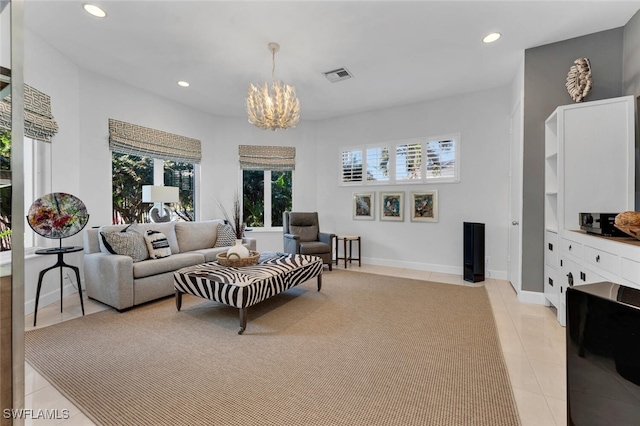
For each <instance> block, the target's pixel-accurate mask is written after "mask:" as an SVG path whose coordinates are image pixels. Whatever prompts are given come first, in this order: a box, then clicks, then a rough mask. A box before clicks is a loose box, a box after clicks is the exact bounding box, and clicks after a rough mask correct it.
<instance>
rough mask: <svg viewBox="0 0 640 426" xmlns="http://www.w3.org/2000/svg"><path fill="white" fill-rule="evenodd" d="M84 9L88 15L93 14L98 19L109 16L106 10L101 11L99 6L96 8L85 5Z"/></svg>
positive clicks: (91, 5)
mask: <svg viewBox="0 0 640 426" xmlns="http://www.w3.org/2000/svg"><path fill="white" fill-rule="evenodd" d="M82 7H84V10H86V11H87V12H88V13H90V14H92V15H93V16H95V17H97V18H104V17H105V16H107V12H105V11H104V10H102V9H100V8H99V7H98V6H95V5H93V4H85V5H83V6H82Z"/></svg>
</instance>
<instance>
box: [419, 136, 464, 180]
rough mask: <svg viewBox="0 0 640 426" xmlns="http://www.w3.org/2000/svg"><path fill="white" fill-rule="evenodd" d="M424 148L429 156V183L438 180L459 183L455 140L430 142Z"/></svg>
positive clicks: (427, 160) (427, 175) (427, 159)
mask: <svg viewBox="0 0 640 426" xmlns="http://www.w3.org/2000/svg"><path fill="white" fill-rule="evenodd" d="M423 146H424V149H425V151H426V154H427V158H426V162H427V174H426V178H427V181H429V180H436V179H437V180H442V181H449V182H452V181H457V177H458V167H457V161H456V156H457V155H456V154H457V152H456V141H455V139H447V140H430V141H428V142H425V143H424V145H423Z"/></svg>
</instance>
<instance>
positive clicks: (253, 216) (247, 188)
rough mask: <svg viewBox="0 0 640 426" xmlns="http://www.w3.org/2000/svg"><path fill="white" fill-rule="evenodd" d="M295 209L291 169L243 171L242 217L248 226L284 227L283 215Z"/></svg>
mask: <svg viewBox="0 0 640 426" xmlns="http://www.w3.org/2000/svg"><path fill="white" fill-rule="evenodd" d="M265 182H268V184H267V185H265ZM292 208H293V171H292V170H286V171H277V170H242V219H243V221H244V223H246V224H247V226H249V227H254V228H274V227H281V226H282V214H283V213H284V212H285V211H289V210H291V209H292Z"/></svg>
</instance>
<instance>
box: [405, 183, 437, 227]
mask: <svg viewBox="0 0 640 426" xmlns="http://www.w3.org/2000/svg"><path fill="white" fill-rule="evenodd" d="M411 221H412V222H437V221H438V191H436V190H434V191H414V192H412V193H411Z"/></svg>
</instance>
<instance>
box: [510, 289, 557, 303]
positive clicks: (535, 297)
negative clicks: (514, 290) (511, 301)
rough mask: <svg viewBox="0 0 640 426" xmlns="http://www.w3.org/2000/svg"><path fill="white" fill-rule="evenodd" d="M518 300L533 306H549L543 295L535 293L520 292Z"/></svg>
mask: <svg viewBox="0 0 640 426" xmlns="http://www.w3.org/2000/svg"><path fill="white" fill-rule="evenodd" d="M518 300H519V301H520V302H523V303H533V304H535V305H543V306H550V305H551V304H550V303H549V301H548V300H547V298H546V297H544V293H540V292H537V291H524V290H520V293H518Z"/></svg>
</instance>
